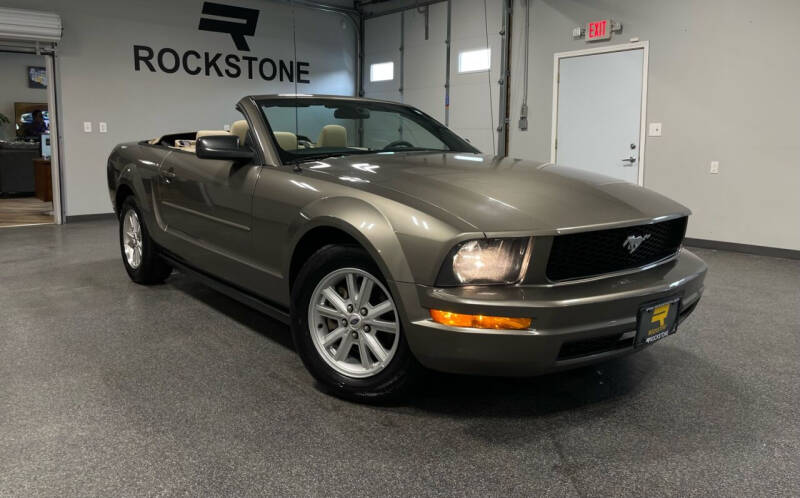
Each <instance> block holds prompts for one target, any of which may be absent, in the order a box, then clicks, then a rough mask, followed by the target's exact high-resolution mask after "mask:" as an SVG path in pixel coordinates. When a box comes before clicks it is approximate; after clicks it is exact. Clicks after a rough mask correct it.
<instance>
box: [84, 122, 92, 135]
mask: <svg viewBox="0 0 800 498" xmlns="http://www.w3.org/2000/svg"><path fill="white" fill-rule="evenodd" d="M83 131H84V132H86V133H91V132H92V122H91V121H84V122H83Z"/></svg>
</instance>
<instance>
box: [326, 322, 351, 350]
mask: <svg viewBox="0 0 800 498" xmlns="http://www.w3.org/2000/svg"><path fill="white" fill-rule="evenodd" d="M345 333H347V328H346V327H339V328H338V329H336V330H334V331H333V332H331V333H329V334H328V335H326V336H325V337H323V338H322V345H323V346H325V347H326V348H327V347H329V346H331V345H332V344H333V343H334V342H336V341H337V340H339V339H341V337H342V336H343V335H344V334H345Z"/></svg>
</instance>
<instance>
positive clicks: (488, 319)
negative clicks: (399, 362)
mask: <svg viewBox="0 0 800 498" xmlns="http://www.w3.org/2000/svg"><path fill="white" fill-rule="evenodd" d="M431 318H433V321H434V322H437V323H441V324H443V325H449V326H451V327H472V328H475V329H504V330H525V329H529V328H531V319H530V318H510V317H507V316H486V315H464V314H461V313H453V312H451V311H442V310H431Z"/></svg>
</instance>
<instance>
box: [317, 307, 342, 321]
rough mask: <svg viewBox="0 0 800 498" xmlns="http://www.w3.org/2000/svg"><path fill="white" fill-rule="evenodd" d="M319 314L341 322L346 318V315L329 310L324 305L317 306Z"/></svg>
mask: <svg viewBox="0 0 800 498" xmlns="http://www.w3.org/2000/svg"><path fill="white" fill-rule="evenodd" d="M317 312H318V313H319V314H320V315H322V316H326V317H328V318H333V319H334V320H341V319H342V318H345V315H343V314H341V313H339V310H335V309H333V308H328V307H327V306H324V305H322V304H318V305H317Z"/></svg>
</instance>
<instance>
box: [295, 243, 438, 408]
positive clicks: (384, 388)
mask: <svg viewBox="0 0 800 498" xmlns="http://www.w3.org/2000/svg"><path fill="white" fill-rule="evenodd" d="M359 294H360V295H359ZM291 315H292V337H293V339H294V344H295V348H296V349H297V353H298V354H299V355H300V358H301V359H302V360H303V363H304V364H305V366H306V368H307V369H308V370H309V372H311V375H313V376H314V378H315V379H316V380H317V381H318V382H319V383H320V384H321V385H322V387H323V388H324V389H325V390H327V391H328V392H330V393H331V394H334V395H336V396H338V397H341V398H345V399H350V400H355V401H360V402H373V403H376V402H387V401H393V400H396V399H398V398H399V397H401V396H402V395H403V394H404V393H406V392H407V391H408V389H409V388H410V387H411V386H412V385H413V384H414V382H415V381H416V380H417V379H418V378H419V377H420V374H421V373H422V372H423V367H422V366H421V365H420V364H419V363H418V362H417V360H416V358H414V356H413V355H412V354H411V350H410V349H409V347H408V344H407V342H406V339H405V336H404V334H403V331H402V326H401V323H400V316H399V313H398V308H397V305H396V301H395V300H394V298H393V297H392V295H391V292H390V291H389V290H388V286H387V285H386V281H385V279H384V278H383V276H382V274H381V272H380V270H379V269H378V267H377V265H376V264H375V263H374V262H373V261H372V259H371V258H370V257H369V255H368V254H367V252H366V251H364V250H363V249H362V248H360V247H357V246H339V245H329V246H325V247H323V248H322V249H320V250H318V251H317V252H316V253H314V254H313V255H312V256H311V257H310V258H309V260H308V261H306V262H305V263H304V264H303V267H302V269H301V270H300V273H299V274H298V276H297V279H296V280H295V283H294V286H293V287H292V313H291ZM310 324H311V325H312V326H310ZM392 330H393V331H394V332H392Z"/></svg>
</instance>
